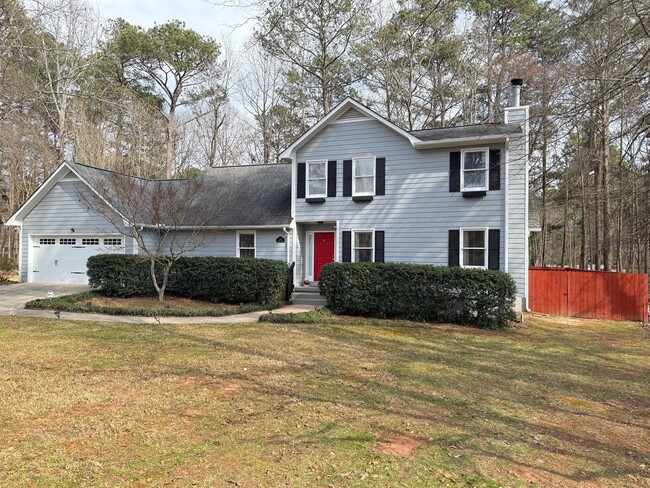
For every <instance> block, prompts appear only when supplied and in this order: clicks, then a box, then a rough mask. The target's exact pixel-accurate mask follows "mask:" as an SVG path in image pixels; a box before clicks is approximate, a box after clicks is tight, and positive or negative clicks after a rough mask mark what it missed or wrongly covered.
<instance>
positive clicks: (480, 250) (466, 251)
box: [460, 229, 488, 268]
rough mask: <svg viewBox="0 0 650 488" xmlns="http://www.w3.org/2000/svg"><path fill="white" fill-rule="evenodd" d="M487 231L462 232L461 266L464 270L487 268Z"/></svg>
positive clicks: (465, 230) (470, 230)
mask: <svg viewBox="0 0 650 488" xmlns="http://www.w3.org/2000/svg"><path fill="white" fill-rule="evenodd" d="M486 234H487V232H486V230H485V229H463V230H462V231H461V250H460V265H461V266H462V267H464V268H487V264H488V263H487V255H488V253H487V249H486V242H487V239H486Z"/></svg>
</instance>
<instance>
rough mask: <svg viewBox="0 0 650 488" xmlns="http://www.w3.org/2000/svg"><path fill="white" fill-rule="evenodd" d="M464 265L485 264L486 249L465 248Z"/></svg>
mask: <svg viewBox="0 0 650 488" xmlns="http://www.w3.org/2000/svg"><path fill="white" fill-rule="evenodd" d="M463 265H464V266H485V250H483V249H465V250H463Z"/></svg>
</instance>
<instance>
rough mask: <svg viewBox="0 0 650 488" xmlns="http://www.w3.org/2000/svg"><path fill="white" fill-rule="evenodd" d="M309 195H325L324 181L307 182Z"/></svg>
mask: <svg viewBox="0 0 650 488" xmlns="http://www.w3.org/2000/svg"><path fill="white" fill-rule="evenodd" d="M308 193H309V195H325V180H312V181H310V182H309V192H308Z"/></svg>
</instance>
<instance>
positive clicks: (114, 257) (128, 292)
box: [87, 254, 154, 298]
mask: <svg viewBox="0 0 650 488" xmlns="http://www.w3.org/2000/svg"><path fill="white" fill-rule="evenodd" d="M87 267H88V271H87V274H88V284H89V285H90V286H91V287H92V288H97V289H99V290H101V291H102V294H104V295H107V296H112V297H121V298H126V297H132V296H136V295H153V294H154V288H153V284H152V283H151V276H150V274H149V259H147V258H143V257H142V256H134V255H132V254H98V255H96V256H91V257H89V258H88V263H87Z"/></svg>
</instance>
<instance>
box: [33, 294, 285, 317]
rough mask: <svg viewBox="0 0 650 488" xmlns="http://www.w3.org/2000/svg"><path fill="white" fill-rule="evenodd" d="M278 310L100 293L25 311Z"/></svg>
mask: <svg viewBox="0 0 650 488" xmlns="http://www.w3.org/2000/svg"><path fill="white" fill-rule="evenodd" d="M278 306H279V304H271V305H268V304H267V305H261V304H257V303H243V304H241V305H233V304H229V303H213V302H209V301H205V300H193V299H191V298H182V297H175V296H166V297H165V300H164V302H163V303H160V302H159V301H158V298H157V297H151V296H140V297H137V296H136V297H129V298H118V297H107V296H104V295H102V294H101V293H100V292H97V291H91V292H86V293H75V294H73V295H63V296H61V297H55V298H54V299H52V300H48V299H46V298H39V299H37V300H32V301H30V302H27V303H26V304H25V308H29V309H37V310H60V311H62V312H81V313H99V314H106V315H134V316H142V317H154V316H158V317H222V316H224V315H235V314H240V313H247V312H256V311H259V310H269V308H277V307H278Z"/></svg>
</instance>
